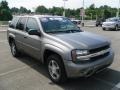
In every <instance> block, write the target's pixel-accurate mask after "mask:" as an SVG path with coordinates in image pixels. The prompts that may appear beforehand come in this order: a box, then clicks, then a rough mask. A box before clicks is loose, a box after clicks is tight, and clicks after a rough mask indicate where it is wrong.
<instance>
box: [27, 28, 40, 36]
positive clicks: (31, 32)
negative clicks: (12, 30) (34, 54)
mask: <svg viewBox="0 0 120 90" xmlns="http://www.w3.org/2000/svg"><path fill="white" fill-rule="evenodd" d="M28 34H29V35H38V36H40V33H39V32H38V30H36V29H30V30H29V31H28Z"/></svg>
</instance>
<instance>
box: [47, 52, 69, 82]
mask: <svg viewBox="0 0 120 90" xmlns="http://www.w3.org/2000/svg"><path fill="white" fill-rule="evenodd" d="M51 60H54V61H55V62H56V63H57V64H58V65H59V67H60V77H59V79H57V80H55V79H53V78H52V76H51V75H50V73H49V69H48V65H49V62H50V61H51ZM47 72H48V75H49V77H50V79H51V80H52V81H53V82H54V83H58V84H60V83H63V82H65V81H66V79H67V77H66V72H65V68H64V64H63V62H62V60H61V59H60V57H59V56H58V55H55V54H54V55H50V56H49V57H48V59H47Z"/></svg>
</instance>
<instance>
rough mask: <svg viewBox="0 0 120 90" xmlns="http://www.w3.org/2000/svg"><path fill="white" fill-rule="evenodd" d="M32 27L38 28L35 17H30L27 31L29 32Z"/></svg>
mask: <svg viewBox="0 0 120 90" xmlns="http://www.w3.org/2000/svg"><path fill="white" fill-rule="evenodd" d="M30 29H35V30H38V29H39V27H38V24H37V21H36V20H35V19H34V18H29V19H28V22H27V25H26V31H27V32H28V31H29V30H30Z"/></svg>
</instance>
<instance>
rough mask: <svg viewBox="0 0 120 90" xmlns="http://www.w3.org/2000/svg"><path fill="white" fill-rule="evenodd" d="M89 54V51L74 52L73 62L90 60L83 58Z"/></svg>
mask: <svg viewBox="0 0 120 90" xmlns="http://www.w3.org/2000/svg"><path fill="white" fill-rule="evenodd" d="M88 54H89V51H88V50H72V60H73V61H74V62H76V61H81V60H89V58H85V57H84V58H83V57H82V56H85V55H88Z"/></svg>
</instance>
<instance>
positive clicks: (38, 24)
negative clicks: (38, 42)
mask: <svg viewBox="0 0 120 90" xmlns="http://www.w3.org/2000/svg"><path fill="white" fill-rule="evenodd" d="M30 18H31V19H34V20H35V22H36V24H37V26H38V31H39V32H40V27H39V24H38V22H37V20H36V18H34V17H28V19H27V21H26V25H25V32H26V33H28V32H27V31H26V27H27V23H28V20H29V19H30Z"/></svg>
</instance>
